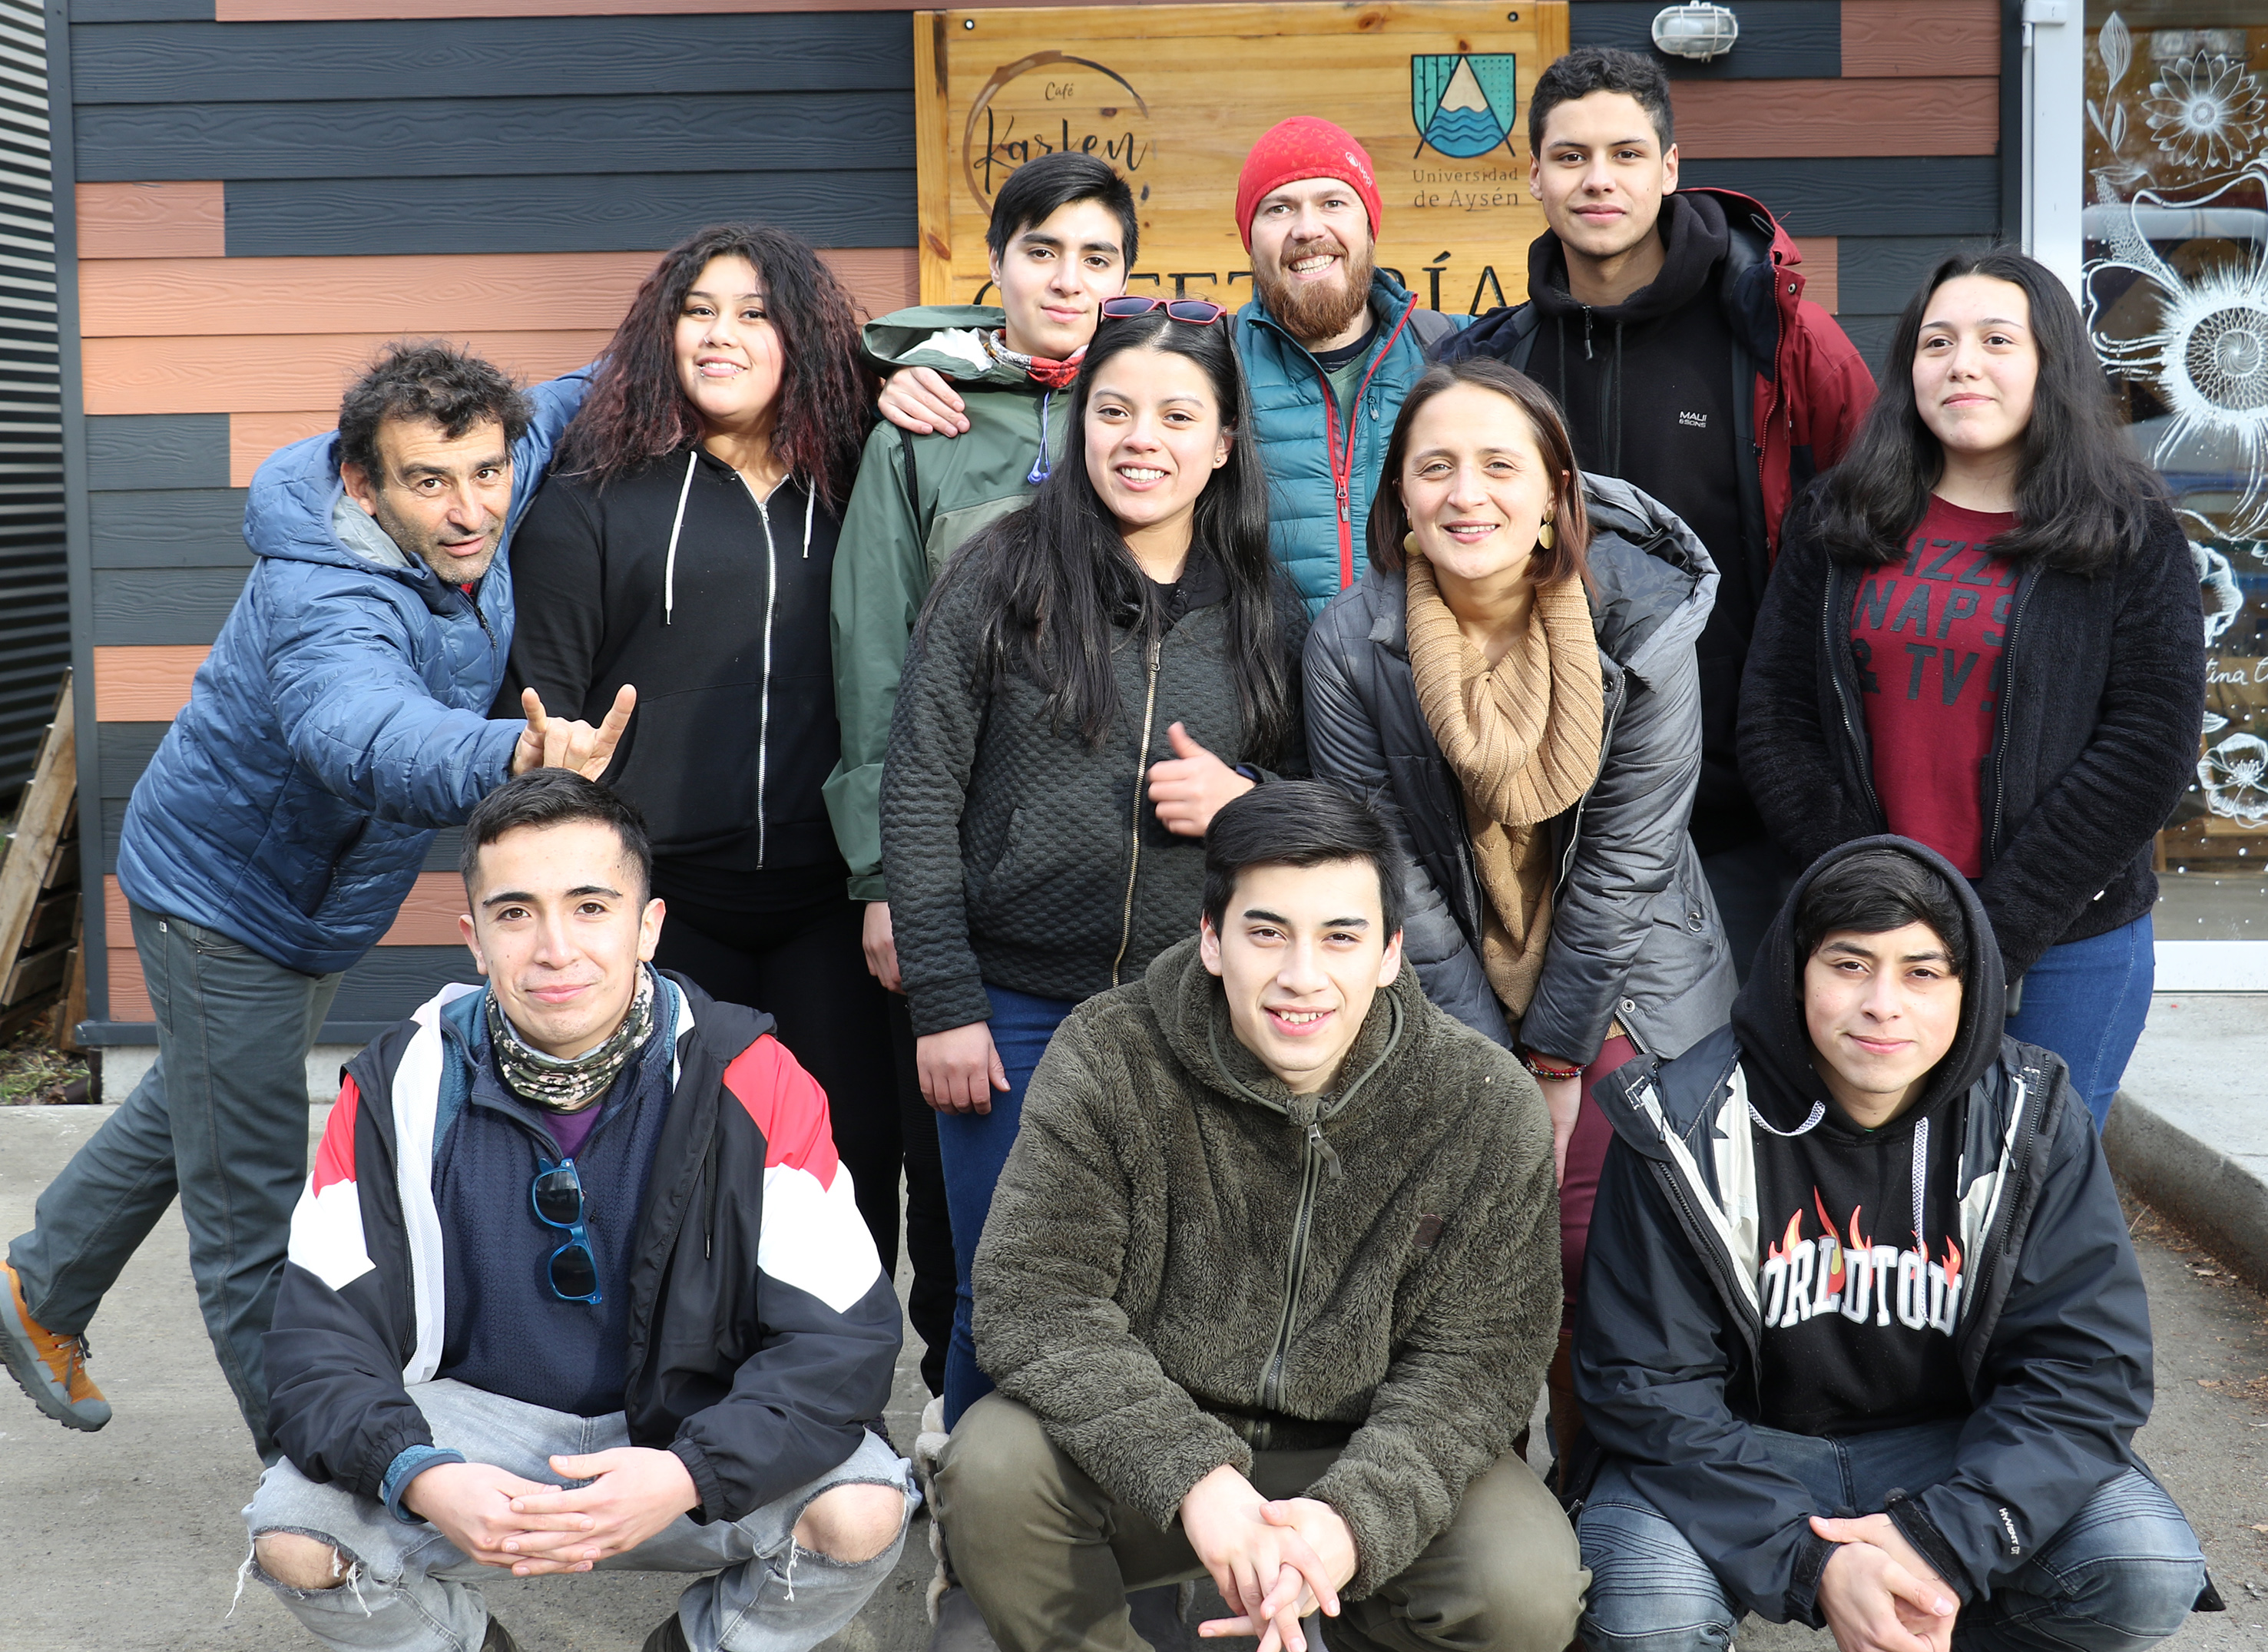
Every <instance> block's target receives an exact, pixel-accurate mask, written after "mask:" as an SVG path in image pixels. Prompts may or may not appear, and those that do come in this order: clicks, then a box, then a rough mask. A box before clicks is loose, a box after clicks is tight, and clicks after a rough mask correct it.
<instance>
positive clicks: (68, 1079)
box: [0, 1026, 87, 1107]
mask: <svg viewBox="0 0 2268 1652" xmlns="http://www.w3.org/2000/svg"><path fill="white" fill-rule="evenodd" d="M86 1099H87V1073H86V1058H85V1057H84V1056H67V1055H65V1054H63V1052H62V1051H59V1050H57V1049H56V1048H55V1045H53V1044H50V1043H48V1035H47V1032H46V1029H43V1028H40V1027H36V1026H34V1027H30V1028H26V1029H25V1030H24V1031H22V1032H20V1033H18V1034H17V1035H16V1036H15V1038H14V1039H13V1040H12V1041H11V1043H10V1044H8V1045H7V1047H6V1048H5V1049H0V1107H31V1106H37V1105H39V1104H40V1103H55V1102H84V1101H85V1100H86Z"/></svg>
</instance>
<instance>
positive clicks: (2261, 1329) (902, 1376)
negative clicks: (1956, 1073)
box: [0, 1107, 2268, 1652]
mask: <svg viewBox="0 0 2268 1652" xmlns="http://www.w3.org/2000/svg"><path fill="white" fill-rule="evenodd" d="M104 1117H107V1110H105V1109H99V1108H89V1107H68V1108H65V1107H33V1108H7V1109H0V1242H4V1239H5V1238H6V1237H7V1236H8V1235H14V1234H16V1233H19V1232H21V1231H22V1230H23V1229H24V1228H26V1227H27V1226H29V1224H30V1221H31V1214H32V1202H33V1198H34V1197H35V1196H36V1195H37V1193H38V1191H39V1190H40V1188H41V1187H42V1186H44V1185H45V1184H46V1183H47V1182H48V1178H49V1177H51V1176H53V1175H54V1174H55V1171H56V1169H59V1168H60V1167H61V1166H62V1164H63V1162H64V1161H65V1159H67V1158H68V1157H69V1155H70V1153H71V1151H72V1150H73V1149H74V1148H75V1147H77V1145H78V1144H79V1143H80V1142H81V1141H84V1140H85V1139H86V1138H87V1137H88V1136H89V1135H91V1134H92V1133H93V1132H94V1130H95V1128H96V1127H98V1126H99V1125H100V1123H101V1122H102V1119H103V1118H104ZM321 1117H322V1113H321V1110H316V1112H315V1114H314V1119H313V1122H314V1123H315V1124H316V1125H317V1126H320V1121H321ZM2137 1243H2138V1247H2139V1250H2140V1253H2141V1257H2142V1266H2143V1271H2144V1274H2145V1277H2146V1278H2147V1280H2148V1283H2149V1288H2150V1294H2151V1301H2152V1304H2153V1311H2154V1315H2155V1317H2156V1329H2157V1340H2158V1407H2157V1412H2156V1415H2155V1417H2154V1420H2153V1421H2152V1422H2151V1424H2150V1426H2149V1427H2148V1428H2147V1429H2146V1430H2145V1431H2144V1433H2143V1435H2142V1439H2141V1444H2142V1449H2143V1450H2144V1452H2145V1454H2146V1455H2147V1457H2148V1458H2149V1460H2150V1462H2151V1463H2152V1464H2153V1465H2154V1467H2155V1468H2156V1469H2157V1470H2158V1471H2159V1472H2160V1473H2161V1476H2162V1478H2163V1479H2164V1480H2165V1482H2166V1484H2167V1486H2168V1487H2169V1490H2171V1491H2172V1493H2174V1495H2175V1496H2176V1498H2177V1499H2179V1500H2180V1501H2181V1503H2182V1505H2183V1508H2185V1509H2187V1510H2188V1512H2189V1514H2190V1516H2191V1521H2192V1522H2193V1523H2195V1524H2196V1526H2197V1528H2198V1534H2199V1536H2200V1537H2201V1538H2203V1539H2204V1542H2205V1553H2206V1555H2207V1556H2208V1558H2209V1559H2210V1560H2211V1561H2212V1564H2213V1575H2214V1577H2215V1580H2216V1581H2217V1582H2219V1584H2220V1589H2221V1593H2222V1594H2223V1595H2224V1596H2226V1597H2228V1600H2229V1602H2230V1604H2231V1607H2232V1608H2233V1610H2232V1611H2230V1612H2229V1613H2228V1614H2226V1615H2223V1616H2219V1617H2198V1618H2192V1619H2191V1620H2190V1622H2189V1624H2188V1626H2186V1627H2184V1628H2183V1630H2182V1631H2181V1632H2180V1633H2179V1634H2176V1636H2175V1637H2174V1639H2173V1640H2172V1641H2169V1642H2168V1643H2167V1644H2168V1646H2169V1647H2170V1648H2175V1649H2176V1652H2192V1649H2194V1652H2217V1649H2218V1648H2240V1647H2245V1648H2259V1647H2261V1646H2264V1645H2268V1307H2264V1304H2263V1302H2262V1299H2261V1298H2260V1297H2259V1296H2257V1295H2256V1294H2254V1293H2253V1292H2252V1291H2251V1290H2250V1288H2249V1287H2246V1286H2244V1285H2242V1284H2241V1283H2239V1282H2237V1281H2236V1280H2235V1279H2234V1278H2232V1277H2231V1276H2230V1274H2229V1273H2228V1271H2227V1270H2226V1269H2224V1268H2222V1267H2221V1266H2220V1265H2219V1264H2218V1263H2216V1262H2214V1261H2213V1259H2212V1258H2211V1257H2208V1256H2206V1255H2205V1253H2203V1252H2201V1251H2197V1250H2182V1249H2176V1248H2175V1247H2176V1244H2177V1243H2179V1241H2178V1239H2177V1238H2176V1239H2175V1240H2174V1241H2173V1242H2171V1243H2169V1238H2168V1237H2167V1236H2166V1235H2162V1234H2161V1233H2160V1232H2159V1231H2158V1230H2157V1228H2156V1227H2155V1224H2154V1223H2153V1222H2152V1221H2150V1220H2149V1219H2148V1218H2147V1216H2146V1217H2144V1218H2143V1219H2142V1222H2141V1226H2140V1228H2139V1230H2138V1235H2137ZM91 1337H92V1342H93V1344H94V1347H95V1351H96V1361H95V1366H94V1370H95V1373H96V1375H97V1378H98V1380H99V1382H100V1383H102V1385H103V1388H104V1390H105V1391H106V1392H107V1394H108V1395H109V1397H110V1399H111V1401H112V1403H113V1404H114V1405H115V1406H116V1408H117V1415H116V1417H115V1418H114V1420H113V1421H112V1423H111V1425H110V1426H109V1427H107V1428H106V1429H104V1430H103V1431H102V1432H101V1433H99V1434H73V1433H70V1432H67V1431H66V1430H64V1429H62V1428H59V1427H56V1426H55V1425H54V1424H53V1423H50V1422H49V1421H48V1420H47V1419H46V1418H44V1417H42V1416H40V1414H39V1413H38V1412H35V1411H34V1410H33V1408H32V1407H31V1405H30V1404H29V1403H28V1402H27V1401H26V1400H25V1399H24V1398H23V1397H22V1396H21V1395H19V1394H18V1393H17V1392H16V1391H15V1389H14V1385H13V1384H12V1383H0V1652H97V1649H98V1648H99V1652H284V1648H294V1649H297V1648H306V1647H308V1646H312V1645H313V1641H309V1640H308V1639H306V1637H305V1636H304V1635H303V1634H301V1633H300V1631H299V1629H298V1626H297V1625H296V1624H295V1623H294V1622H293V1621H292V1620H291V1618H290V1617H289V1616H288V1615H287V1614H286V1613H285V1612H284V1610H283V1608H282V1607H281V1606H279V1605H278V1604H276V1601H275V1599H274V1598H273V1597H271V1596H270V1595H269V1593H268V1591H267V1590H266V1589H262V1588H261V1587H259V1586H257V1585H254V1586H252V1587H250V1588H247V1589H245V1590H244V1591H243V1593H242V1595H241V1597H238V1596H237V1594H236V1572H237V1567H238V1566H239V1563H240V1562H241V1561H242V1560H243V1558H244V1555H245V1548H246V1545H245V1539H244V1529H243V1526H242V1523H240V1522H239V1519H238V1516H237V1510H238V1509H239V1508H240V1507H241V1506H242V1504H243V1503H244V1502H245V1501H246V1499H247V1497H248V1496H249V1495H250V1493H251V1489H252V1486H253V1482H254V1479H255V1478H256V1477H257V1474H258V1470H259V1464H258V1463H257V1461H256V1460H255V1459H254V1457H253V1455H252V1452H251V1449H250V1446H249V1444H248V1443H247V1440H246V1437H245V1434H244V1429H243V1425H242V1423H241V1421H240V1420H239V1419H238V1417H237V1415H236V1410H235V1406H234V1405H233V1403H232V1400H231V1399H230V1398H229V1394H228V1390H227V1389H226V1387H225V1384H224V1383H222V1381H221V1378H220V1374H219V1371H218V1369H217V1368H216V1367H215V1365H214V1364H213V1360H212V1353H211V1349H210V1345H209V1344H208V1343H207V1342H206V1339H205V1335H204V1329H203V1324H202V1323H201V1322H200V1321H199V1319H198V1317H197V1311H196V1302H195V1293H194V1291H193V1289H192V1287H191V1286H190V1283H189V1277H188V1247H187V1240H186V1237H185V1235H184V1233H183V1231H182V1228H181V1225H180V1219H179V1216H178V1214H173V1215H169V1216H168V1217H167V1218H166V1221H163V1222H162V1223H160V1224H159V1226H158V1230H157V1231H156V1233H155V1234H153V1235H152V1236H151V1241H150V1243H148V1244H147V1245H146V1246H145V1247H144V1250H143V1251H142V1253H141V1254H140V1255H139V1256H137V1257H136V1258H135V1260H134V1262H133V1264H132V1265H130V1266H129V1268H128V1269H127V1271H126V1272H125V1274H124V1276H123V1277H122V1279H121V1280H120V1281H119V1284H118V1287H117V1288H116V1289H115V1290H114V1292H113V1293H112V1294H111V1296H110V1299H109V1301H108V1302H107V1303H106V1305H105V1307H104V1309H103V1312H102V1313H101V1315H100V1316H98V1317H97V1319H96V1321H95V1323H94V1324H93V1326H92V1328H91ZM920 1391H921V1390H920V1382H919V1378H918V1377H917V1375H915V1373H914V1368H913V1361H912V1358H911V1357H910V1355H909V1357H908V1358H907V1359H906V1360H905V1361H902V1363H901V1366H900V1368H899V1374H898V1385H897V1392H896V1396H895V1401H894V1405H893V1408H892V1410H891V1411H890V1412H889V1417H888V1420H889V1426H890V1428H891V1431H892V1433H893V1434H894V1435H895V1438H897V1439H898V1440H899V1441H900V1442H901V1443H902V1444H903V1443H906V1442H910V1441H911V1440H912V1438H913V1431H914V1426H915V1423H916V1421H917V1412H918V1399H919V1396H920ZM926 1531H927V1528H926V1526H925V1525H917V1527H916V1528H915V1532H914V1541H913V1542H912V1543H911V1544H909V1552H908V1555H907V1558H906V1560H905V1561H904V1562H903V1563H902V1565H901V1566H900V1567H899V1568H898V1571H897V1573H896V1575H895V1576H894V1577H893V1578H892V1580H891V1581H890V1582H889V1583H888V1584H887V1585H886V1586H885V1587H884V1589H882V1591H881V1592H880V1594H879V1595H878V1596H877V1597H875V1599H874V1600H873V1602H872V1603H870V1604H869V1605H868V1606H867V1608H866V1611H865V1613H864V1614H862V1615H861V1617H860V1618H859V1619H858V1621H857V1622H856V1623H854V1624H852V1625H851V1627H850V1628H849V1629H847V1630H845V1631H844V1632H843V1634H841V1635H839V1636H838V1637H836V1640H835V1641H833V1642H831V1643H830V1646H831V1647H832V1648H835V1649H836V1652H918V1649H919V1648H922V1647H924V1645H925V1643H926V1641H927V1638H928V1628H927V1624H926V1621H925V1619H924V1615H923V1608H922V1592H923V1589H924V1585H925V1584H926V1582H927V1581H928V1576H929V1571H930V1562H929V1559H928V1552H927V1548H926ZM678 1586H679V1585H678V1582H677V1581H674V1580H672V1579H669V1578H666V1577H650V1576H639V1575H608V1576H590V1577H572V1578H539V1579H527V1580H523V1581H519V1582H513V1581H510V1580H506V1581H504V1582H499V1583H497V1584H495V1585H492V1586H491V1588H490V1601H491V1602H492V1604H494V1606H495V1609H496V1612H497V1617H498V1618H499V1619H502V1620H503V1621H504V1623H505V1624H506V1625H507V1626H510V1627H511V1628H512V1631H513V1633H514V1634H516V1635H518V1636H519V1640H520V1641H521V1643H522V1644H523V1645H524V1646H526V1647H527V1648H528V1649H529V1652H630V1649H631V1648H636V1647H637V1645H638V1644H639V1641H641V1639H642V1638H643V1637H644V1634H645V1633H646V1631H647V1630H648V1629H650V1628H652V1626H653V1625H654V1624H656V1623H658V1622H659V1621H660V1619H661V1618H662V1616H663V1614H664V1613H666V1611H669V1610H670V1606H671V1603H672V1601H673V1600H674V1597H675V1595H676V1592H677V1588H678ZM232 1603H233V1610H232ZM1740 1640H1741V1645H1742V1647H1743V1648H1748V1649H1749V1652H1799V1649H1800V1652H1830V1648H1831V1647H1832V1645H1833V1642H1832V1641H1831V1640H1830V1638H1828V1637H1826V1636H1823V1635H1814V1634H1810V1633H1808V1632H1807V1631H1802V1630H1794V1631H1791V1630H1787V1629H1785V1628H1781V1627H1778V1626H1769V1625H1757V1624H1750V1625H1749V1626H1746V1627H1745V1628H1744V1629H1743V1631H1742V1634H1741V1637H1740ZM1208 1644H1210V1643H1208ZM1228 1644H1231V1645H1233V1644H1236V1643H1233V1642H1232V1643H1228Z"/></svg>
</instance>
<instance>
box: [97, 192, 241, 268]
mask: <svg viewBox="0 0 2268 1652" xmlns="http://www.w3.org/2000/svg"><path fill="white" fill-rule="evenodd" d="M77 211H78V255H79V256H80V257H81V258H220V257H225V256H226V254H227V252H228V234H227V229H226V225H225V223H224V221H223V214H222V207H221V186H220V185H219V183H218V182H217V181H216V182H211V183H83V184H80V185H79V186H78V187H77Z"/></svg>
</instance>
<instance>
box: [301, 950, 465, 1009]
mask: <svg viewBox="0 0 2268 1652" xmlns="http://www.w3.org/2000/svg"><path fill="white" fill-rule="evenodd" d="M452 981H462V982H467V983H468V984H470V985H474V986H478V985H482V982H481V972H480V971H479V970H477V969H475V967H474V966H473V955H472V954H471V953H469V952H468V951H467V950H466V949H465V948H462V947H372V948H371V949H370V951H369V952H368V953H367V954H366V955H365V956H364V958H363V961H362V962H360V963H357V965H355V967H354V968H353V969H351V970H348V971H347V977H346V979H345V980H343V981H342V982H340V983H339V995H338V997H336V998H335V999H332V1000H331V1020H332V1021H379V1022H387V1021H400V1020H401V1019H402V1018H403V1017H404V1016H406V1015H408V1014H409V1013H410V1012H411V1011H412V1010H414V1009H416V1007H418V1006H419V1005H420V1004H423V1002H424V1001H425V1000H426V999H429V998H431V997H432V996H433V994H434V993H436V992H439V991H440V990H441V989H442V988H443V987H445V986H446V985H449V984H450V983H451V982H452Z"/></svg>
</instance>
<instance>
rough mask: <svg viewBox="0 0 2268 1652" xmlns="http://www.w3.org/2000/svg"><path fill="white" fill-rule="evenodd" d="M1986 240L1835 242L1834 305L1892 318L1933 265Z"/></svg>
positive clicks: (1849, 238) (1851, 238) (1861, 238)
mask: <svg viewBox="0 0 2268 1652" xmlns="http://www.w3.org/2000/svg"><path fill="white" fill-rule="evenodd" d="M1989 240H1990V238H1989V237H1985V236H1971V237H1967V238H1963V237H1962V236H1958V235H1845V236H1843V237H1841V238H1840V239H1838V240H1837V243H1836V263H1837V276H1836V284H1837V293H1838V295H1839V296H1838V297H1837V300H1836V302H1837V304H1838V305H1839V306H1841V307H1842V308H1843V309H1845V310H1846V311H1848V312H1850V313H1853V314H1858V315H1896V313H1898V312H1899V311H1901V310H1903V309H1904V308H1905V307H1906V301H1907V300H1908V299H1911V298H1912V297H1913V292H1914V289H1915V288H1916V287H1918V286H1919V285H1920V284H1921V283H1922V282H1923V280H1924V279H1925V278H1926V277H1927V276H1928V274H1929V272H1930V271H1931V270H1932V269H1934V268H1935V267H1936V265H1937V262H1938V261H1939V260H1940V259H1941V258H1943V257H1944V256H1945V255H1946V254H1948V253H1952V252H1955V251H1958V250H1960V249H1961V248H1962V247H1972V248H1974V247H1984V246H1985V245H1986V244H1987V243H1988V241H1989Z"/></svg>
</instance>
